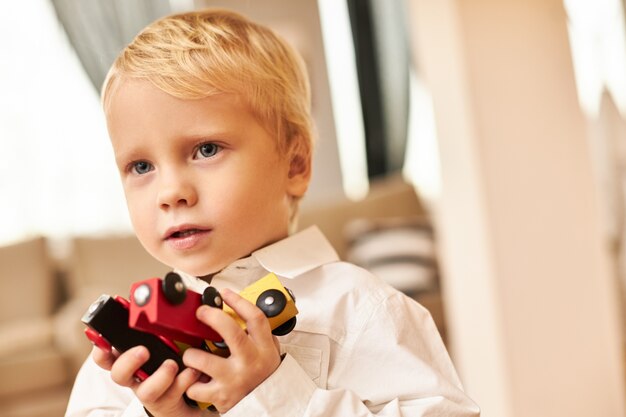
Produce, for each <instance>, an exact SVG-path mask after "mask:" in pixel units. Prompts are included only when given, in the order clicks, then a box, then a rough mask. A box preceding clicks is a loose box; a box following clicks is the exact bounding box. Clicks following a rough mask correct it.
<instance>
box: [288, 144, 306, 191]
mask: <svg viewBox="0 0 626 417" xmlns="http://www.w3.org/2000/svg"><path fill="white" fill-rule="evenodd" d="M310 181H311V155H310V153H308V152H307V153H304V152H298V150H295V152H291V155H290V159H289V173H288V174H287V183H288V184H287V192H288V193H289V195H290V196H292V197H296V198H300V197H302V196H304V194H305V193H306V190H307V188H308V187H309V182H310Z"/></svg>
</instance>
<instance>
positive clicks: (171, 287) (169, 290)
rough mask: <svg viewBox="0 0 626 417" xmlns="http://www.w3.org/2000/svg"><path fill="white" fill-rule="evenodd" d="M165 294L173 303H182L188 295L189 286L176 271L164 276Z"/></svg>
mask: <svg viewBox="0 0 626 417" xmlns="http://www.w3.org/2000/svg"><path fill="white" fill-rule="evenodd" d="M163 295H165V299H166V300H167V301H169V302H170V303H172V304H175V305H177V304H180V303H182V302H183V301H185V298H186V297H187V287H185V284H184V283H183V279H182V278H181V277H180V275H178V274H177V273H176V272H168V273H167V275H165V278H163Z"/></svg>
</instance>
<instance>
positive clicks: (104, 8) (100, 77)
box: [51, 0, 171, 92]
mask: <svg viewBox="0 0 626 417" xmlns="http://www.w3.org/2000/svg"><path fill="white" fill-rule="evenodd" d="M51 1H52V4H53V5H54V9H55V11H56V14H57V17H58V19H59V21H60V22H61V24H62V25H63V27H64V28H65V32H66V33H67V36H68V38H69V40H70V43H71V44H72V46H73V47H74V49H75V50H76V53H77V55H78V57H79V59H80V61H81V63H82V64H83V67H84V68H85V71H86V72H87V74H88V75H89V78H90V79H91V82H92V83H93V85H94V88H96V90H98V92H99V91H100V87H101V86H102V83H103V81H104V77H105V76H106V73H107V71H108V70H109V67H110V66H111V64H112V63H113V61H114V60H115V58H116V57H117V55H118V54H119V53H120V51H121V50H122V49H123V48H124V47H125V46H126V45H127V44H128V43H129V42H130V41H131V40H132V39H133V38H134V37H135V35H136V34H137V33H138V32H139V31H140V30H141V29H143V28H144V26H146V25H147V24H148V23H150V22H152V21H154V20H155V19H157V18H159V17H162V16H165V15H167V14H169V13H171V8H170V3H169V1H168V0H51Z"/></svg>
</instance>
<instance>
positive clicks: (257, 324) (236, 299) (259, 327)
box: [220, 289, 272, 343]
mask: <svg viewBox="0 0 626 417" xmlns="http://www.w3.org/2000/svg"><path fill="white" fill-rule="evenodd" d="M222 298H223V299H224V302H225V303H226V304H228V305H229V306H230V307H231V308H232V309H233V310H234V311H235V313H237V315H239V317H241V319H242V320H243V321H245V322H246V328H247V330H248V334H249V335H250V337H252V338H253V339H256V340H258V341H265V342H266V343H270V342H271V336H272V333H271V332H272V329H271V327H270V322H269V320H268V319H267V317H266V316H265V314H263V312H262V311H261V309H260V308H258V307H257V306H256V305H254V304H252V303H251V302H250V301H248V300H246V299H245V298H243V297H242V296H240V295H239V294H237V293H235V292H233V291H230V290H228V289H225V290H224V291H222ZM220 334H221V333H220ZM222 336H223V337H224V339H226V336H225V335H222ZM226 343H228V342H226Z"/></svg>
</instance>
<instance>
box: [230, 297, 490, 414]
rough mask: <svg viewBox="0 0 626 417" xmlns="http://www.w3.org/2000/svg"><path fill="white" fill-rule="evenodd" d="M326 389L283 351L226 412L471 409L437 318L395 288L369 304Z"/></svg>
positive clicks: (474, 411)
mask: <svg viewBox="0 0 626 417" xmlns="http://www.w3.org/2000/svg"><path fill="white" fill-rule="evenodd" d="M356 340H357V341H356V343H355V344H354V346H353V347H352V348H351V349H349V352H350V353H349V354H348V355H346V358H344V359H343V360H342V359H341V358H335V361H336V362H337V364H336V366H338V368H339V369H335V370H334V371H333V376H332V378H331V377H329V384H328V385H329V386H328V387H327V388H328V389H322V388H319V387H317V386H316V385H315V383H313V382H312V381H311V379H310V377H309V376H308V375H307V373H306V372H305V371H304V370H303V369H302V368H301V367H300V365H299V364H298V362H297V361H296V360H295V359H294V358H293V357H291V356H290V355H287V356H286V357H285V359H284V360H283V362H282V363H281V365H280V366H279V368H278V369H277V370H276V372H274V374H272V375H271V376H270V377H269V378H268V379H267V380H265V381H264V382H263V383H262V384H261V385H259V386H258V387H257V388H256V389H255V390H254V391H253V392H252V393H250V394H249V395H248V396H246V397H245V398H244V399H243V400H242V401H240V402H239V403H238V404H237V405H235V406H234V407H233V408H232V409H231V410H229V411H228V413H226V414H224V416H227V417H243V416H250V415H255V416H273V417H294V416H303V417H322V416H324V417H350V416H381V417H382V416H385V417H392V416H393V417H400V416H403V417H431V416H447V417H476V416H479V415H480V410H479V408H478V406H477V405H476V404H475V403H474V402H473V401H472V400H471V399H470V398H469V397H468V396H467V395H466V394H465V393H464V392H463V389H462V387H461V384H460V381H459V379H458V377H457V375H456V371H455V370H454V367H453V366H452V363H451V361H450V358H449V356H448V353H447V351H446V349H445V347H444V345H443V343H442V341H441V337H440V336H439V333H438V331H437V329H436V326H435V324H434V322H433V320H432V318H431V316H430V314H429V313H428V311H427V310H425V309H424V308H423V307H421V306H420V305H419V304H417V303H415V302H414V301H413V300H411V299H408V298H407V297H406V296H404V295H403V294H400V293H397V294H393V295H391V296H390V297H388V298H387V299H385V300H384V301H383V302H381V303H380V304H379V306H378V308H376V309H375V311H373V312H372V314H371V316H370V317H369V319H368V320H367V322H366V323H365V325H364V326H363V328H362V329H361V330H360V334H359V336H358V338H357V339H356Z"/></svg>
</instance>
